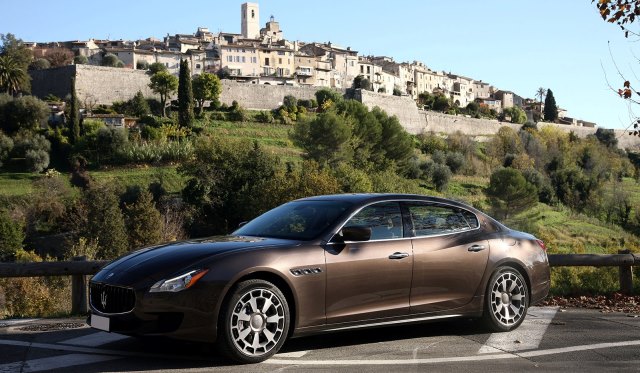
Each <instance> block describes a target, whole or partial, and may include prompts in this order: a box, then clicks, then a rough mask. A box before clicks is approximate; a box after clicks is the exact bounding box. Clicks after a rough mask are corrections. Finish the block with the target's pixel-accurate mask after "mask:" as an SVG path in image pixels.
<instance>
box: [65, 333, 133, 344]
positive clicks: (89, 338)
mask: <svg viewBox="0 0 640 373" xmlns="http://www.w3.org/2000/svg"><path fill="white" fill-rule="evenodd" d="M127 338H129V337H127V336H126V335H122V334H115V333H106V332H97V333H91V334H88V335H85V336H82V337H77V338H72V339H67V340H64V341H60V342H58V343H64V344H66V345H76V346H85V347H98V346H102V345H104V344H107V343H111V342H116V341H121V340H123V339H127Z"/></svg>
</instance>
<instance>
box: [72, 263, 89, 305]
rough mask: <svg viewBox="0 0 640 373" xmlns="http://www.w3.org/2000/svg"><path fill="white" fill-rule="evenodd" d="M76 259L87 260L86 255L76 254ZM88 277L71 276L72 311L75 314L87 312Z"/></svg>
mask: <svg viewBox="0 0 640 373" xmlns="http://www.w3.org/2000/svg"><path fill="white" fill-rule="evenodd" d="M73 260H76V261H86V260H87V257H86V256H76V257H74V258H73ZM87 310H88V308H87V277H86V276H85V275H72V276H71V313H72V314H74V315H78V314H85V313H87Z"/></svg>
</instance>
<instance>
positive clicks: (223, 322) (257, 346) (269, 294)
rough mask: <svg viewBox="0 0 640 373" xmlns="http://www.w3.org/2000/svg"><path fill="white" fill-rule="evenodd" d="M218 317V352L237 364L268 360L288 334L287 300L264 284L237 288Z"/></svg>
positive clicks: (247, 283) (254, 282)
mask: <svg viewBox="0 0 640 373" xmlns="http://www.w3.org/2000/svg"><path fill="white" fill-rule="evenodd" d="M221 316H222V317H221V319H220V325H219V326H220V332H221V333H220V348H221V351H222V353H223V354H224V355H226V356H227V357H229V358H230V359H232V360H235V361H237V362H239V363H245V364H246V363H259V362H261V361H264V360H267V359H268V358H269V357H271V356H272V355H273V354H275V353H276V352H278V350H280V347H282V345H283V344H284V341H285V340H286V338H287V334H288V333H289V323H290V312H289V305H288V304H287V299H286V298H285V296H284V294H282V291H280V289H278V287H276V286H275V285H274V284H272V283H270V282H267V281H263V280H247V281H243V282H241V283H239V284H237V285H236V286H235V287H234V290H232V295H231V297H230V298H229V299H228V301H227V302H226V303H225V305H224V306H223V312H222V314H221Z"/></svg>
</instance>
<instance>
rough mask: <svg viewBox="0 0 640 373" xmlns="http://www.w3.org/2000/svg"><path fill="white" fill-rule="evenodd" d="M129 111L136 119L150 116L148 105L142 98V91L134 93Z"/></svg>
mask: <svg viewBox="0 0 640 373" xmlns="http://www.w3.org/2000/svg"><path fill="white" fill-rule="evenodd" d="M131 111H132V114H133V115H135V116H136V117H138V118H142V117H144V116H145V115H149V114H151V109H150V108H149V103H148V102H147V100H146V99H145V98H144V95H143V94H142V91H138V93H136V95H135V96H133V98H132V99H131Z"/></svg>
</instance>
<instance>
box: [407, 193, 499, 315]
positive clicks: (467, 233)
mask: <svg viewBox="0 0 640 373" xmlns="http://www.w3.org/2000/svg"><path fill="white" fill-rule="evenodd" d="M405 206H406V207H405V208H406V210H405V212H406V214H407V215H408V218H409V220H410V226H411V227H412V232H411V233H412V235H413V236H414V237H413V238H412V240H411V241H412V244H413V253H414V266H413V283H412V287H411V301H410V302H411V313H424V312H437V311H443V310H450V309H454V308H457V307H461V306H463V305H465V304H467V303H469V302H470V301H471V300H472V298H473V296H474V295H475V294H476V291H477V289H478V287H479V286H480V282H481V280H482V276H483V275H484V271H485V268H486V266H487V260H488V258H489V242H488V241H487V240H485V239H483V237H482V232H481V230H480V229H479V228H480V227H479V222H478V218H477V217H476V215H475V214H474V213H473V212H471V211H469V210H465V209H462V208H459V207H455V206H449V205H444V204H433V203H426V202H410V203H409V202H408V203H406V204H405Z"/></svg>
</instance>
